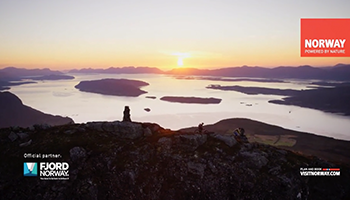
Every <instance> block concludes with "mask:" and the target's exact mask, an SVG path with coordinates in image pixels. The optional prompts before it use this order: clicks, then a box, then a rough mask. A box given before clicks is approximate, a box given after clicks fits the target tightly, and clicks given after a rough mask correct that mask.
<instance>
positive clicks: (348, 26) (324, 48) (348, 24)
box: [300, 19, 350, 57]
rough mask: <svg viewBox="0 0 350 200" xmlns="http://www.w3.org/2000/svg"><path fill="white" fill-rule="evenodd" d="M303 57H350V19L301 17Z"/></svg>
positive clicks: (301, 48)
mask: <svg viewBox="0 0 350 200" xmlns="http://www.w3.org/2000/svg"><path fill="white" fill-rule="evenodd" d="M300 55H301V57H350V19H300Z"/></svg>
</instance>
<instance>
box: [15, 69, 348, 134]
mask: <svg viewBox="0 0 350 200" xmlns="http://www.w3.org/2000/svg"><path fill="white" fill-rule="evenodd" d="M70 75H73V76H75V77H76V78H75V79H74V80H59V81H40V82H38V83H36V84H26V85H20V86H13V87H11V89H10V91H11V92H13V93H14V94H16V95H17V96H18V97H19V98H20V99H21V100H22V101H23V103H24V104H26V105H28V106H31V107H33V108H35V109H38V110H40V111H42V112H45V113H50V114H54V115H61V116H68V117H71V118H72V119H73V120H74V121H75V122H77V123H84V122H88V121H114V120H121V119H122V113H123V109H124V106H125V105H128V106H130V108H131V118H132V120H134V121H141V122H155V123H158V124H160V125H161V126H163V127H165V128H170V129H174V130H176V129H180V128H184V127H190V126H197V125H198V124H199V123H201V122H204V123H205V124H212V123H215V122H218V121H220V120H222V119H226V118H236V117H243V118H250V119H253V120H258V121H262V122H266V123H269V124H274V125H278V126H282V127H284V128H288V129H292V130H298V131H305V132H310V133H315V134H317V135H324V136H330V137H334V138H338V139H345V140H350V131H349V130H350V117H345V116H340V115H336V114H331V113H324V112H322V111H318V110H314V109H308V108H301V107H297V106H285V105H276V104H271V103H268V101H269V100H272V99H281V98H282V96H275V95H246V94H242V93H239V92H235V91H220V90H211V89H206V88H205V87H206V86H208V85H209V84H220V85H241V86H255V87H268V88H280V89H288V88H289V89H307V86H308V84H307V83H308V82H305V81H295V80H294V81H291V82H289V83H260V82H251V81H242V82H224V81H209V80H179V79H175V78H174V77H171V76H167V75H155V74H85V75H84V74H70ZM102 78H127V79H135V80H142V81H146V82H148V83H149V84H150V85H149V86H146V87H143V88H142V89H143V90H145V91H147V92H148V93H147V94H143V95H141V96H139V97H117V96H108V95H100V94H93V93H87V92H80V91H79V90H77V89H75V88H74V86H75V85H77V84H78V83H79V82H80V81H82V80H97V79H102ZM169 95H171V96H196V97H216V98H221V99H222V102H221V103H220V104H212V105H200V104H181V103H171V102H165V101H161V100H159V99H160V98H161V97H162V96H169ZM146 96H156V97H157V98H156V99H148V98H146ZM243 102H244V103H243ZM246 104H252V106H246ZM144 108H150V109H151V111H150V112H146V111H144Z"/></svg>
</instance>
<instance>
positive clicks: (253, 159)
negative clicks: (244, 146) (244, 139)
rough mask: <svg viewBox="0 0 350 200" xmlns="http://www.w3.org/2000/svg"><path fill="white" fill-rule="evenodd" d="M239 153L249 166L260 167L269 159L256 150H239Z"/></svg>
mask: <svg viewBox="0 0 350 200" xmlns="http://www.w3.org/2000/svg"><path fill="white" fill-rule="evenodd" d="M240 155H241V156H242V157H243V158H244V159H246V160H247V161H248V162H247V163H248V164H249V166H252V167H255V168H257V169H260V168H262V167H263V166H265V165H267V163H268V162H269V160H268V159H267V158H266V157H265V156H264V155H262V154H260V153H257V152H241V153H240Z"/></svg>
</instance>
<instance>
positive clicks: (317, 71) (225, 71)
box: [69, 64, 350, 81]
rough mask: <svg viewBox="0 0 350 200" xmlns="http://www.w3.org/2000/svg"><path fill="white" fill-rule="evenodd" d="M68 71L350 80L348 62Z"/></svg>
mask: <svg viewBox="0 0 350 200" xmlns="http://www.w3.org/2000/svg"><path fill="white" fill-rule="evenodd" d="M69 73H116V74H142V73H150V74H171V75H201V76H225V77H250V78H279V79H284V78H291V79H319V80H339V81H343V80H350V64H337V65H334V66H330V67H322V68H321V67H312V66H309V65H304V66H298V67H291V66H280V67H275V68H264V67H257V66H255V67H250V66H242V67H228V68H220V69H197V68H175V69H172V70H170V71H162V70H160V69H158V68H154V67H121V68H119V67H118V68H114V67H111V68H108V69H91V68H88V69H86V68H85V69H80V70H76V69H74V70H70V71H69Z"/></svg>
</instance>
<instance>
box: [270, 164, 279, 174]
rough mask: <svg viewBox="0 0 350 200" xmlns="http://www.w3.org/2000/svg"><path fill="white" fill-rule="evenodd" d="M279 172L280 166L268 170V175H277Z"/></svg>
mask: <svg viewBox="0 0 350 200" xmlns="http://www.w3.org/2000/svg"><path fill="white" fill-rule="evenodd" d="M280 171H281V166H277V167H274V168H272V169H270V170H269V174H272V175H277V174H278V173H279V172H280Z"/></svg>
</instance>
